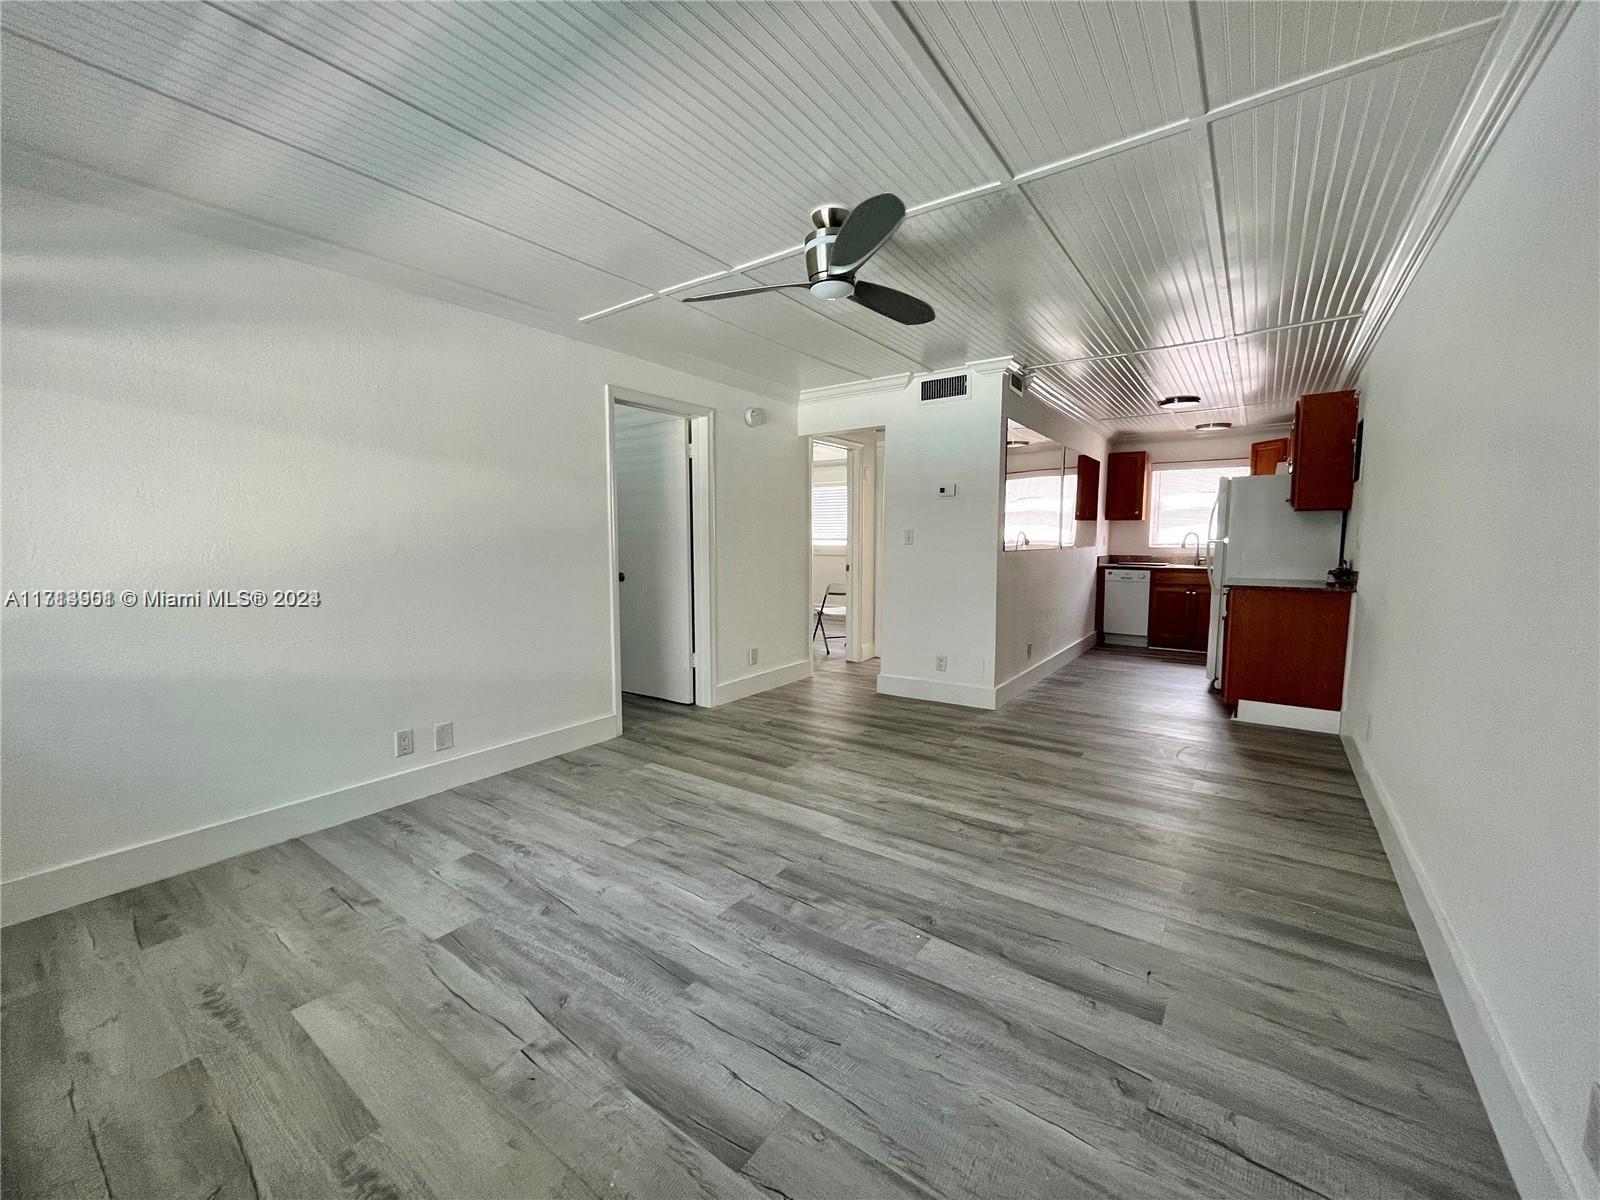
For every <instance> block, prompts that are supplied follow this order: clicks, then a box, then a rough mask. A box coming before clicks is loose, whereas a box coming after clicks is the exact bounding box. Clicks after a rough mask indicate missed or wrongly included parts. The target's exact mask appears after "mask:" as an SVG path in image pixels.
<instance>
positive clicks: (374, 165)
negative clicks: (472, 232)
mask: <svg viewBox="0 0 1600 1200" xmlns="http://www.w3.org/2000/svg"><path fill="white" fill-rule="evenodd" d="M5 23H6V27H7V28H8V29H10V30H11V31H13V32H14V33H21V34H24V35H26V36H27V37H29V38H34V39H37V40H39V41H41V42H43V43H44V44H45V45H47V46H50V47H52V48H54V49H57V50H59V51H61V52H63V53H66V54H70V55H73V56H76V57H78V58H84V59H87V60H88V61H90V62H93V63H96V64H98V65H100V66H101V67H103V68H104V69H105V70H107V71H110V72H115V73H116V74H117V75H119V76H122V77H124V78H125V79H127V80H129V81H131V82H133V83H136V84H139V85H141V86H143V87H145V88H148V89H151V90H152V91H154V92H157V93H159V94H163V95H165V96H168V97H170V98H172V99H174V100H177V101H179V102H182V103H185V104H188V105H190V106H192V107H195V108H196V109H198V110H199V111H202V112H205V113H207V114H209V115H214V116H216V117H218V118H220V119H222V120H224V121H226V122H229V123H231V124H235V125H238V126H239V127H240V128H241V129H245V130H249V131H251V132H255V133H260V134H262V135H264V136H265V137H268V138H270V139H272V140H275V141H279V142H281V143H282V144H284V145H285V146H290V147H294V148H297V149H300V150H303V151H305V152H307V153H308V154H312V155H316V156H318V157H322V158H324V159H325V160H327V161H329V162H333V163H338V164H340V165H343V166H345V167H347V168H348V169H349V170H350V171H352V172H356V173H360V174H361V175H363V176H365V177H366V182H367V184H368V185H370V186H371V187H372V188H373V190H379V189H380V188H381V186H382V185H387V186H388V187H390V188H393V189H394V190H396V191H398V192H401V193H404V194H407V195H412V196H416V197H418V198H421V199H424V200H427V201H429V202H431V203H433V204H435V205H437V206H439V207H440V208H443V209H447V210H449V211H451V212H453V213H456V214H460V215H463V216H465V217H467V218H469V219H472V220H475V221H478V222H480V223H482V224H484V225H485V226H487V227H489V228H491V229H495V230H498V231H503V232H505V233H506V234H507V235H508V236H511V237H515V238H517V239H519V240H522V241H528V242H531V243H533V244H536V245H542V246H544V247H545V248H547V249H550V250H554V251H557V252H559V253H561V254H564V255H567V256H570V257H573V258H576V259H578V260H579V261H582V262H587V263H589V264H591V265H594V266H598V267H600V268H602V269H603V270H606V271H608V272H610V273H611V274H614V275H617V276H619V277H621V278H624V279H628V280H631V281H633V282H634V283H636V284H639V285H640V287H641V289H645V288H649V289H653V288H657V287H665V286H667V285H669V284H671V283H673V282H675V281H677V280H681V279H684V278H686V277H689V276H692V275H696V274H704V273H706V272H707V271H714V270H717V269H718V268H719V267H720V266H722V265H723V264H721V263H720V262H718V261H717V260H716V259H714V258H712V257H710V256H709V255H706V254H702V253H699V252H696V251H694V250H692V249H690V248H689V247H688V246H686V245H684V244H683V242H682V241H680V240H679V239H678V238H676V237H674V236H672V235H671V234H668V233H665V232H663V231H660V230H656V229H652V228H651V227H649V226H648V225H646V224H644V223H643V222H641V221H639V220H638V219H636V218H634V217H631V216H628V215H627V214H626V213H623V212H621V211H619V210H617V209H614V208H610V207H607V206H604V205H598V204H596V203H595V202H594V200H593V199H592V198H591V197H589V196H586V195H584V194H583V193H582V192H580V191H578V190H577V189H576V188H573V187H571V186H570V185H568V184H565V183H562V182H560V181H559V180H556V179H554V178H552V177H551V176H549V175H547V174H544V173H542V172H540V171H537V170H535V169H533V168H532V167H529V166H527V165H525V164H523V163H519V162H517V161H515V160H514V159H510V158H507V157H506V156H505V155H503V154H500V153H499V152H497V151H494V150H492V149H490V148H488V147H486V146H484V145H482V144H481V143H477V142H473V141H471V140H468V139H464V138H462V137H461V136H460V135H459V134H458V133H456V131H454V130H453V129H451V128H450V127H449V126H448V125H445V124H444V123H442V122H440V121H439V120H437V119H436V118H434V117H431V116H429V115H427V114H425V113H422V112H419V111H417V110H416V109H413V108H409V107H406V106H404V105H399V104H395V103H394V102H393V101H392V100H390V99H389V98H387V97H385V96H384V95H382V94H381V93H379V92H376V91H374V90H373V89H372V88H370V87H368V86H367V85H365V84H362V83H360V82H358V81H357V80H355V79H353V78H351V77H350V76H348V75H346V74H344V73H343V72H341V71H338V70H336V69H335V68H333V67H331V66H329V65H327V64H326V63H323V62H321V61H319V60H318V59H316V58H314V57H312V56H310V55H308V54H306V53H304V52H303V51H300V50H297V49H293V48H291V47H290V46H287V45H285V44H284V43H283V42H281V41H279V40H277V39H276V38H273V37H271V36H268V35H267V34H265V33H262V32H260V31H258V30H256V29H254V28H252V27H251V26H249V25H246V24H244V23H242V22H240V21H238V20H235V19H234V18H233V17H231V16H229V15H227V14H226V13H224V12H220V11H218V10H216V9H213V8H209V7H206V6H203V5H195V4H152V5H145V6H141V7H138V8H131V7H129V6H126V5H121V4H83V3H57V4H37V3H19V4H15V5H10V6H8V8H7V11H6V14H5Z"/></svg>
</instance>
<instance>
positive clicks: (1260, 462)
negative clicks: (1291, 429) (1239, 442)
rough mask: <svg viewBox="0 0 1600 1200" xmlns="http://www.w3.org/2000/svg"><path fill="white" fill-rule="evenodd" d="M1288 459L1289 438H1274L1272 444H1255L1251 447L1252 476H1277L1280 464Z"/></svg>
mask: <svg viewBox="0 0 1600 1200" xmlns="http://www.w3.org/2000/svg"><path fill="white" fill-rule="evenodd" d="M1288 457H1289V439H1288V438H1274V439H1273V440H1272V441H1270V442H1255V443H1253V444H1252V445H1251V447H1250V474H1252V475H1276V474H1277V473H1278V464H1279V463H1281V462H1283V461H1284V460H1285V459H1286V458H1288Z"/></svg>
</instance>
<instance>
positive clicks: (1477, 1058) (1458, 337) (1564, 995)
mask: <svg viewBox="0 0 1600 1200" xmlns="http://www.w3.org/2000/svg"><path fill="white" fill-rule="evenodd" d="M1597 47H1600V9H1597V7H1596V6H1594V5H1582V6H1579V8H1578V11H1577V12H1576V14H1575V15H1574V16H1573V17H1572V19H1571V22H1570V24H1569V26H1568V28H1567V29H1566V31H1565V32H1564V33H1563V35H1562V37H1561V40H1560V41H1559V42H1558V43H1557V45H1556V47H1555V49H1554V50H1553V51H1552V53H1551V56H1550V58H1549V59H1548V60H1547V62H1546V63H1545V65H1544V67H1543V68H1542V70H1541V72H1540V74H1539V75H1538V76H1536V77H1535V79H1534V80H1533V82H1532V84H1531V85H1530V88H1529V90H1528V92H1527V94H1526V95H1525V96H1524V98H1523V99H1522V101H1521V103H1520V105H1519V106H1518V107H1517V109H1516V110H1515V111H1514V112H1513V114H1512V115H1511V118H1510V120H1509V122H1508V123H1507V125H1506V127H1505V129H1504V131H1503V132H1502V134H1501V136H1500V138H1499V141H1498V142H1497V143H1496V145H1495V146H1494V147H1493V149H1492V150H1491V152H1490V154H1489V156H1488V158H1487V160H1486V162H1485V163H1484V165H1483V167H1482V168H1481V170H1480V172H1479V174H1478V175H1477V177H1476V179H1475V180H1474V181H1473V183H1472V185H1471V187H1470V188H1469V189H1468V191H1467V192H1466V195H1465V196H1464V198H1463V200H1462V202H1461V204H1460V206H1459V207H1458V209H1457V210H1456V212H1455V214H1454V216H1453V217H1452V219H1451V220H1450V222H1449V224H1448V225H1447V227H1446V228H1445V230H1444V232H1443V234H1442V236H1441V237H1440V240H1439V242H1438V244H1437V246H1436V247H1435V248H1434V249H1433V251H1432V253H1431V254H1430V255H1429V256H1428V258H1427V260H1426V262H1425V263H1424V265H1423V267H1422V269H1421V272H1420V273H1419V274H1418V276H1417V278H1416V280H1415V281H1414V282H1413V284H1412V285H1411V287H1410V289H1409V291H1408V292H1407V293H1406V296H1405V299H1404V302H1403V303H1402V305H1401V306H1400V308H1399V310H1398V312H1397V314H1396V315H1395V317H1394V319H1393V321H1392V322H1391V323H1390V325H1389V326H1388V328H1387V330H1386V331H1385V332H1384V334H1383V335H1382V337H1381V339H1380V340H1379V342H1378V344H1377V347H1376V349H1375V352H1374V353H1373V355H1372V357H1371V359H1370V361H1369V362H1368V364H1367V366H1366V369H1365V371H1364V372H1363V374H1362V377H1361V381H1360V382H1361V388H1362V393H1363V395H1362V406H1363V413H1364V417H1365V421H1366V428H1365V437H1364V443H1363V444H1364V458H1363V466H1362V478H1361V483H1360V485H1359V488H1358V491H1357V498H1356V506H1357V507H1356V513H1355V525H1356V528H1357V531H1358V536H1357V539H1356V541H1355V552H1354V557H1355V565H1356V566H1357V568H1358V569H1359V570H1360V573H1361V576H1360V592H1359V595H1358V597H1357V604H1356V609H1355V630H1354V648H1353V657H1352V664H1351V673H1350V682H1349V687H1348V689H1347V693H1346V716H1345V732H1346V735H1347V737H1348V738H1350V740H1351V741H1352V742H1353V745H1354V748H1355V750H1356V758H1357V760H1358V762H1360V763H1361V764H1363V765H1364V767H1365V769H1366V771H1367V773H1368V777H1369V784H1370V787H1369V799H1370V800H1372V801H1373V802H1374V809H1375V815H1376V816H1377V817H1378V818H1379V820H1380V826H1381V825H1382V823H1383V821H1385V820H1389V821H1392V824H1393V827H1394V832H1393V835H1392V841H1393V844H1392V845H1391V856H1392V857H1398V858H1399V859H1400V862H1399V863H1397V867H1398V868H1400V869H1402V872H1404V871H1405V870H1412V871H1414V872H1415V874H1416V877H1417V881H1418V894H1420V895H1421V896H1423V897H1425V899H1426V900H1427V906H1426V907H1427V908H1429V909H1431V910H1432V912H1431V914H1429V913H1427V912H1424V914H1423V916H1422V917H1420V918H1419V921H1418V924H1419V927H1423V928H1425V929H1426V927H1427V924H1428V922H1429V921H1430V920H1436V921H1437V923H1438V925H1439V926H1440V928H1441V929H1442V931H1443V932H1442V939H1441V942H1440V944H1441V945H1442V946H1443V947H1444V948H1445V949H1446V950H1447V951H1450V952H1451V953H1452V954H1453V958H1454V961H1453V962H1452V961H1448V960H1447V959H1440V958H1436V959H1435V970H1436V973H1439V974H1440V976H1441V984H1442V985H1444V984H1445V983H1446V981H1447V980H1448V979H1449V978H1450V977H1451V976H1453V975H1455V974H1459V976H1460V977H1461V980H1462V981H1464V982H1463V984H1462V986H1461V988H1460V989H1459V990H1458V991H1456V992H1455V994H1454V995H1452V993H1451V991H1450V990H1447V992H1446V995H1447V999H1451V1000H1452V1009H1451V1011H1452V1015H1453V1017H1454V1018H1455V1020H1456V1024H1457V1028H1458V1030H1460V1031H1461V1032H1462V1041H1463V1045H1464V1047H1465V1049H1466V1050H1467V1053H1468V1056H1469V1061H1471V1062H1472V1065H1473V1067H1474V1072H1475V1074H1476V1075H1477V1076H1478V1078H1479V1080H1480V1085H1481V1086H1482V1088H1483V1091H1484V1094H1485V1098H1486V1100H1487V1101H1488V1103H1489V1107H1490V1113H1491V1116H1492V1117H1493V1118H1494V1119H1495V1121H1496V1127H1497V1130H1498V1131H1499V1133H1500V1137H1501V1142H1502V1144H1503V1145H1504V1146H1505V1148H1506V1151H1507V1156H1508V1159H1509V1161H1510V1162H1511V1166H1512V1170H1513V1172H1514V1173H1515V1174H1516V1176H1517V1179H1518V1183H1519V1185H1520V1187H1521V1188H1522V1189H1523V1192H1524V1194H1525V1195H1529V1196H1534V1195H1539V1196H1544V1195H1554V1194H1558V1193H1557V1188H1558V1187H1561V1186H1562V1182H1560V1181H1562V1176H1563V1175H1565V1176H1566V1179H1565V1180H1564V1190H1565V1192H1566V1193H1568V1194H1573V1193H1575V1194H1583V1195H1597V1194H1600V1180H1597V1179H1596V1177H1595V1175H1594V1174H1593V1172H1592V1171H1591V1169H1590V1166H1589V1164H1588V1163H1587V1162H1586V1161H1585V1160H1584V1155H1583V1152H1582V1149H1581V1146H1582V1139H1583V1124H1584V1119H1585V1113H1586V1109H1587V1105H1588V1098H1589V1094H1590V1088H1591V1087H1592V1086H1593V1085H1594V1084H1595V1082H1596V1080H1597V1079H1600V913H1597V906H1600V879H1597V875H1596V869H1597V868H1596V858H1597V847H1600V784H1597V779H1600V774H1597V761H1596V759H1597V747H1600V715H1597V703H1600V700H1597V697H1600V665H1597V664H1600V632H1597V630H1600V605H1597V599H1596V597H1597V595H1600V578H1597V574H1600V568H1597V545H1600V521H1597V509H1600V487H1597V479H1600V431H1597V413H1600V400H1597V391H1600V389H1597V380H1600V351H1597V330H1600V284H1597V279H1600V247H1597V237H1600V235H1597V230H1600V203H1597V198H1596V181H1597V175H1600V149H1597V145H1596V131H1597V128H1600V103H1597V99H1596V90H1597V85H1596V63H1597V61H1600V56H1597ZM1402 877H1404V875H1402ZM1497 1052H1498V1053H1497ZM1502 1068H1503V1069H1504V1072H1503V1073H1504V1074H1505V1075H1506V1076H1508V1077H1509V1079H1510V1085H1509V1089H1507V1088H1506V1087H1504V1086H1502V1085H1501V1084H1499V1083H1497V1082H1496V1079H1495V1077H1496V1075H1497V1073H1500V1072H1501V1070H1502ZM1524 1105H1525V1106H1526V1110H1527V1111H1526V1112H1525V1111H1524V1110H1523V1107H1522V1106H1524ZM1530 1116H1531V1120H1530V1119H1527V1118H1528V1117H1530ZM1529 1129H1531V1130H1532V1133H1531V1135H1530V1134H1529V1132H1528V1131H1529ZM1546 1134H1547V1136H1548V1142H1549V1144H1550V1146H1553V1152H1551V1153H1548V1154H1547V1155H1545V1156H1544V1157H1543V1159H1541V1156H1540V1154H1539V1148H1540V1146H1539V1143H1540V1141H1541V1140H1542V1138H1543V1136H1544V1135H1546Z"/></svg>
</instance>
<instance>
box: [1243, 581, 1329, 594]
mask: <svg viewBox="0 0 1600 1200" xmlns="http://www.w3.org/2000/svg"><path fill="white" fill-rule="evenodd" d="M1227 586H1228V587H1231V588H1278V589H1281V590H1285V591H1291V592H1353V591H1355V590H1356V589H1355V585H1354V584H1351V583H1344V584H1339V583H1329V582H1328V581H1327V580H1326V579H1230V580H1228V583H1227Z"/></svg>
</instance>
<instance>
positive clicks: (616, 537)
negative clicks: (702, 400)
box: [605, 383, 717, 733]
mask: <svg viewBox="0 0 1600 1200" xmlns="http://www.w3.org/2000/svg"><path fill="white" fill-rule="evenodd" d="M618 404H626V405H628V406H629V407H630V408H643V409H647V410H648V411H650V412H658V413H665V414H667V415H669V416H676V417H685V418H687V419H688V421H689V445H690V454H689V464H690V465H689V508H690V512H689V528H690V536H691V538H692V539H693V547H692V553H691V564H692V566H691V569H692V570H693V572H694V585H693V589H694V590H693V599H694V702H695V704H696V705H697V706H698V707H701V708H710V707H711V706H712V705H713V704H715V703H716V690H717V640H716V636H715V635H716V628H717V621H716V614H717V510H716V470H715V464H716V412H715V410H713V409H710V408H707V407H706V406H704V405H701V404H690V403H688V402H686V401H683V400H674V399H672V398H671V397H668V396H657V395H654V394H652V393H650V392H641V391H638V390H637V389H634V388H628V387H619V386H617V385H616V384H610V383H608V384H606V386H605V406H606V504H607V515H608V516H609V518H610V525H611V531H610V535H611V536H610V542H611V545H610V554H609V562H610V565H611V694H612V696H613V698H614V702H615V705H616V708H615V712H616V714H617V732H618V733H621V732H622V587H621V584H620V583H619V582H618V580H617V572H618V571H619V570H620V563H619V560H618V547H619V544H620V531H619V529H618V526H617V462H616V459H617V429H616V406H617V405H618Z"/></svg>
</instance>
